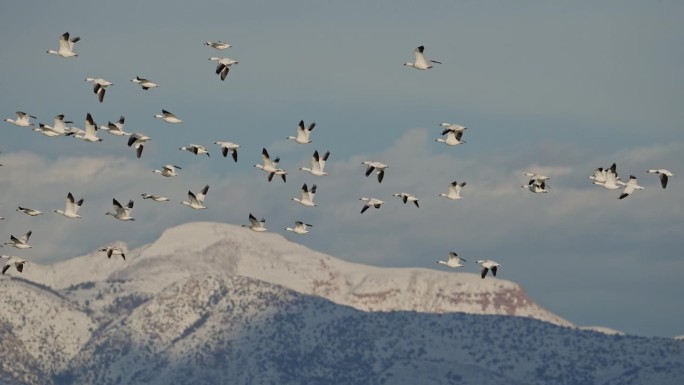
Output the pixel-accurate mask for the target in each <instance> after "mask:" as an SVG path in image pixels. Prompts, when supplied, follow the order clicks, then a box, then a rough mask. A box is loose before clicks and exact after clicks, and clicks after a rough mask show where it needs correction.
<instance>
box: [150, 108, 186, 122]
mask: <svg viewBox="0 0 684 385" xmlns="http://www.w3.org/2000/svg"><path fill="white" fill-rule="evenodd" d="M154 117H155V118H157V119H161V120H163V121H165V122H166V123H171V124H178V123H183V121H182V120H180V119H178V118H177V117H176V115H174V114H172V113H171V112H169V111H166V110H162V113H161V115H159V114H157V115H155V116H154Z"/></svg>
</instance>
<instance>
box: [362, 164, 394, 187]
mask: <svg viewBox="0 0 684 385" xmlns="http://www.w3.org/2000/svg"><path fill="white" fill-rule="evenodd" d="M361 164H365V165H366V166H367V167H366V176H368V175H370V174H371V173H372V172H373V170H377V173H378V183H382V178H384V177H385V169H386V168H387V167H389V166H388V165H386V164H384V163H380V162H375V161H369V160H367V161H365V162H361Z"/></svg>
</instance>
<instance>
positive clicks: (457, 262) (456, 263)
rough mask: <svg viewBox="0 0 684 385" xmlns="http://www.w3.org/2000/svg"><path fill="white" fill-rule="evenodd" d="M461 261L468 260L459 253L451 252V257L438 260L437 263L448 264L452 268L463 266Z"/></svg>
mask: <svg viewBox="0 0 684 385" xmlns="http://www.w3.org/2000/svg"><path fill="white" fill-rule="evenodd" d="M461 261H463V262H468V261H466V260H465V259H463V258H461V257H459V256H458V254H456V253H454V252H450V253H449V259H448V260H446V261H437V263H439V264H442V265H446V266H448V267H451V268H457V267H463V266H464V265H462V264H461Z"/></svg>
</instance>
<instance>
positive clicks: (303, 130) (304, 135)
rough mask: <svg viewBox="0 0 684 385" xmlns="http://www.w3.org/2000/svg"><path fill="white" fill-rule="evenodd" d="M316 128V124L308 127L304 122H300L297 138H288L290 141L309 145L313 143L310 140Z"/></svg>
mask: <svg viewBox="0 0 684 385" xmlns="http://www.w3.org/2000/svg"><path fill="white" fill-rule="evenodd" d="M314 128H316V123H315V122H314V123H311V124H309V127H306V126H305V125H304V121H303V120H300V121H299V125H298V126H297V136H288V137H287V139H288V140H294V141H295V142H297V143H299V144H307V143H311V140H309V136H311V131H313V129H314Z"/></svg>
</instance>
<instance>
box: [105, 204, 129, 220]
mask: <svg viewBox="0 0 684 385" xmlns="http://www.w3.org/2000/svg"><path fill="white" fill-rule="evenodd" d="M112 204H113V205H114V212H107V213H105V214H106V215H111V216H113V217H114V218H116V219H118V220H120V221H134V220H135V218H133V217H132V216H131V211H133V201H132V200H129V201H128V204H127V205H126V207H124V206H122V205H121V203H119V202H118V201H117V200H116V199H112Z"/></svg>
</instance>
